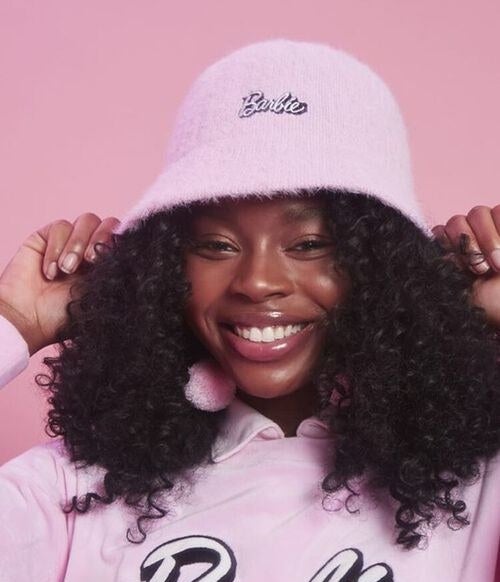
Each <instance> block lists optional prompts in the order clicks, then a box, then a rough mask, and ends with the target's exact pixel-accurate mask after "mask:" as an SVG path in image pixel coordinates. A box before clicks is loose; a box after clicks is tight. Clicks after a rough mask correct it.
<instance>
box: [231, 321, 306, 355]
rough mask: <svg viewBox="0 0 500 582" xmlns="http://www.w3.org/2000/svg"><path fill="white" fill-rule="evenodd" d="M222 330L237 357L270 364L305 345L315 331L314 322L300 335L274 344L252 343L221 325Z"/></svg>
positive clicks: (300, 332) (299, 333) (285, 338)
mask: <svg viewBox="0 0 500 582" xmlns="http://www.w3.org/2000/svg"><path fill="white" fill-rule="evenodd" d="M220 329H221V333H222V337H223V339H224V341H225V342H226V343H227V344H228V345H229V346H230V347H231V349H232V350H233V351H234V352H235V353H236V354H237V355H239V356H241V357H243V358H245V359H247V360H252V361H254V362H270V361H273V360H278V359H280V358H282V357H284V356H285V355H287V354H289V353H290V352H292V351H293V350H295V349H296V348H298V347H299V346H301V345H303V343H304V342H305V341H306V340H307V339H308V338H309V336H310V335H311V333H312V331H313V329H314V322H310V323H309V324H308V325H306V327H304V329H302V330H301V331H299V332H298V333H295V334H293V335H291V336H289V337H284V338H282V339H278V340H275V341H274V342H251V341H249V340H246V339H244V338H242V337H240V336H238V335H236V334H235V333H234V332H233V331H231V330H230V329H229V328H228V327H226V326H224V325H220Z"/></svg>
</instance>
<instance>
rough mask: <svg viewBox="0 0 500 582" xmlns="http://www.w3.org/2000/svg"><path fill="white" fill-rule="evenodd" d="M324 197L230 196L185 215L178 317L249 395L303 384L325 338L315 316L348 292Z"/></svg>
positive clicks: (283, 390)
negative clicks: (183, 284) (185, 284)
mask: <svg viewBox="0 0 500 582" xmlns="http://www.w3.org/2000/svg"><path fill="white" fill-rule="evenodd" d="M322 205H323V203H322V202H321V201H320V200H318V199H315V198H300V197H289V198H287V199H278V198H272V199H265V200H256V199H236V200H231V201H224V202H223V203H221V204H218V205H216V204H211V205H210V206H204V207H203V208H198V209H197V210H196V213H195V214H194V215H193V217H192V219H191V223H190V228H191V233H190V234H191V241H192V245H191V246H190V247H189V248H187V249H186V254H185V261H186V262H185V268H186V276H187V279H188V280H189V281H190V282H191V284H192V295H191V297H190V298H189V301H188V303H187V304H186V311H185V315H186V319H187V322H188V324H189V326H190V327H191V329H192V330H193V332H194V333H195V335H196V336H197V337H198V338H199V339H200V340H201V342H202V343H203V344H204V345H205V346H206V347H207V349H208V350H209V351H210V352H211V354H212V355H213V356H214V358H215V359H216V360H217V361H218V362H219V363H220V364H221V366H222V367H223V368H224V369H225V371H226V372H228V373H229V374H230V375H231V376H232V377H233V378H234V380H235V382H236V385H237V387H238V388H239V389H240V390H241V391H243V392H245V393H247V394H249V395H252V396H255V397H260V398H275V397H277V396H283V395H286V394H291V393H292V392H294V391H296V390H298V389H300V388H301V387H303V386H304V385H306V384H307V382H308V379H309V375H310V373H311V371H312V369H313V367H314V366H315V365H316V364H317V361H318V358H319V357H320V356H321V353H322V348H323V345H324V335H325V328H324V325H321V321H322V319H323V320H324V318H325V316H326V314H327V313H328V312H329V311H330V310H332V308H334V307H335V305H337V304H338V303H339V302H340V301H341V300H342V298H343V296H344V294H345V293H346V291H347V287H348V282H347V278H346V277H343V276H342V275H341V274H340V273H339V272H338V271H337V270H336V269H335V263H334V259H333V256H332V253H333V251H334V249H333V245H332V241H331V238H330V236H329V233H328V230H327V227H326V221H325V219H324V217H323V215H322ZM294 324H300V325H301V326H302V329H300V331H299V332H298V333H296V332H297V328H295V327H292V328H290V326H293V325H294ZM306 324H307V325H306ZM304 325H306V327H304ZM236 326H237V328H238V329H236ZM265 328H267V329H265ZM290 331H292V334H291V335H289V333H290ZM235 332H237V333H238V335H237V334H236V333H235ZM242 336H243V337H242Z"/></svg>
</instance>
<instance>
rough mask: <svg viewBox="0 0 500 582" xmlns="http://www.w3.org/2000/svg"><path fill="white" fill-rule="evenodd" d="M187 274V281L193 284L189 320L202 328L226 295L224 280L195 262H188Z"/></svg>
mask: <svg viewBox="0 0 500 582" xmlns="http://www.w3.org/2000/svg"><path fill="white" fill-rule="evenodd" d="M185 274H186V279H187V281H189V282H190V283H191V294H190V296H189V298H188V300H187V302H186V305H185V311H186V314H187V317H188V320H189V321H190V322H191V323H192V324H194V325H196V326H197V327H200V326H201V325H203V321H204V320H206V318H207V317H208V316H210V313H211V309H212V308H214V307H215V306H216V304H217V301H218V299H219V298H220V297H221V295H222V294H223V293H224V288H225V287H224V280H223V277H221V276H220V274H219V275H218V276H215V275H214V272H213V270H212V269H207V268H203V267H202V266H201V265H199V264H195V262H194V261H191V262H190V261H188V262H187V264H186V271H185Z"/></svg>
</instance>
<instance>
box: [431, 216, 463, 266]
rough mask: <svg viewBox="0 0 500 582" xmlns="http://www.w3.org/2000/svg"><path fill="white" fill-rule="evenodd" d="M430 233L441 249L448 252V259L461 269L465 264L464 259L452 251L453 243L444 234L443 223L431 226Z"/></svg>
mask: <svg viewBox="0 0 500 582" xmlns="http://www.w3.org/2000/svg"><path fill="white" fill-rule="evenodd" d="M432 233H433V234H434V238H435V239H436V240H437V241H438V242H439V244H440V245H441V246H442V247H443V249H444V250H445V251H447V252H449V253H450V255H449V259H450V260H452V261H453V262H454V263H455V265H456V266H457V267H458V268H459V269H463V268H464V266H466V265H465V263H464V261H463V260H461V259H460V257H459V256H458V255H457V253H455V252H454V251H455V249H454V247H453V243H452V242H451V240H450V238H449V237H448V235H447V234H446V230H445V227H444V225H442V224H438V225H437V226H435V227H433V228H432Z"/></svg>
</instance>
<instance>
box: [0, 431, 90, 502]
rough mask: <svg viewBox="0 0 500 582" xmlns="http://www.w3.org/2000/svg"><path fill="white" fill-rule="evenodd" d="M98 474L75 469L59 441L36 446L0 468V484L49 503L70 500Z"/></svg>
mask: <svg viewBox="0 0 500 582" xmlns="http://www.w3.org/2000/svg"><path fill="white" fill-rule="evenodd" d="M100 473H101V470H100V469H99V468H95V467H89V468H85V469H83V468H77V466H76V465H75V464H74V463H73V462H72V461H71V459H70V455H69V452H68V450H67V449H66V446H65V444H64V441H63V439H62V438H61V437H57V438H54V439H52V440H51V441H49V442H47V443H43V444H39V445H36V446H34V447H32V448H30V449H28V450H27V451H25V452H23V453H21V454H20V455H18V456H17V457H14V458H13V459H10V460H9V461H7V462H6V463H4V464H3V465H2V466H0V482H1V483H3V484H4V485H6V484H8V483H10V484H11V485H13V486H15V487H16V488H20V487H25V488H26V487H29V488H34V489H38V490H41V491H43V492H45V493H46V494H47V495H49V496H50V497H52V498H53V499H55V498H57V499H58V500H60V499H61V498H66V499H68V498H69V499H70V498H71V497H72V496H73V495H77V494H79V493H80V491H79V490H81V489H82V488H84V487H88V486H91V484H92V482H94V480H95V478H96V477H97V476H99V474H100Z"/></svg>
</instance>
